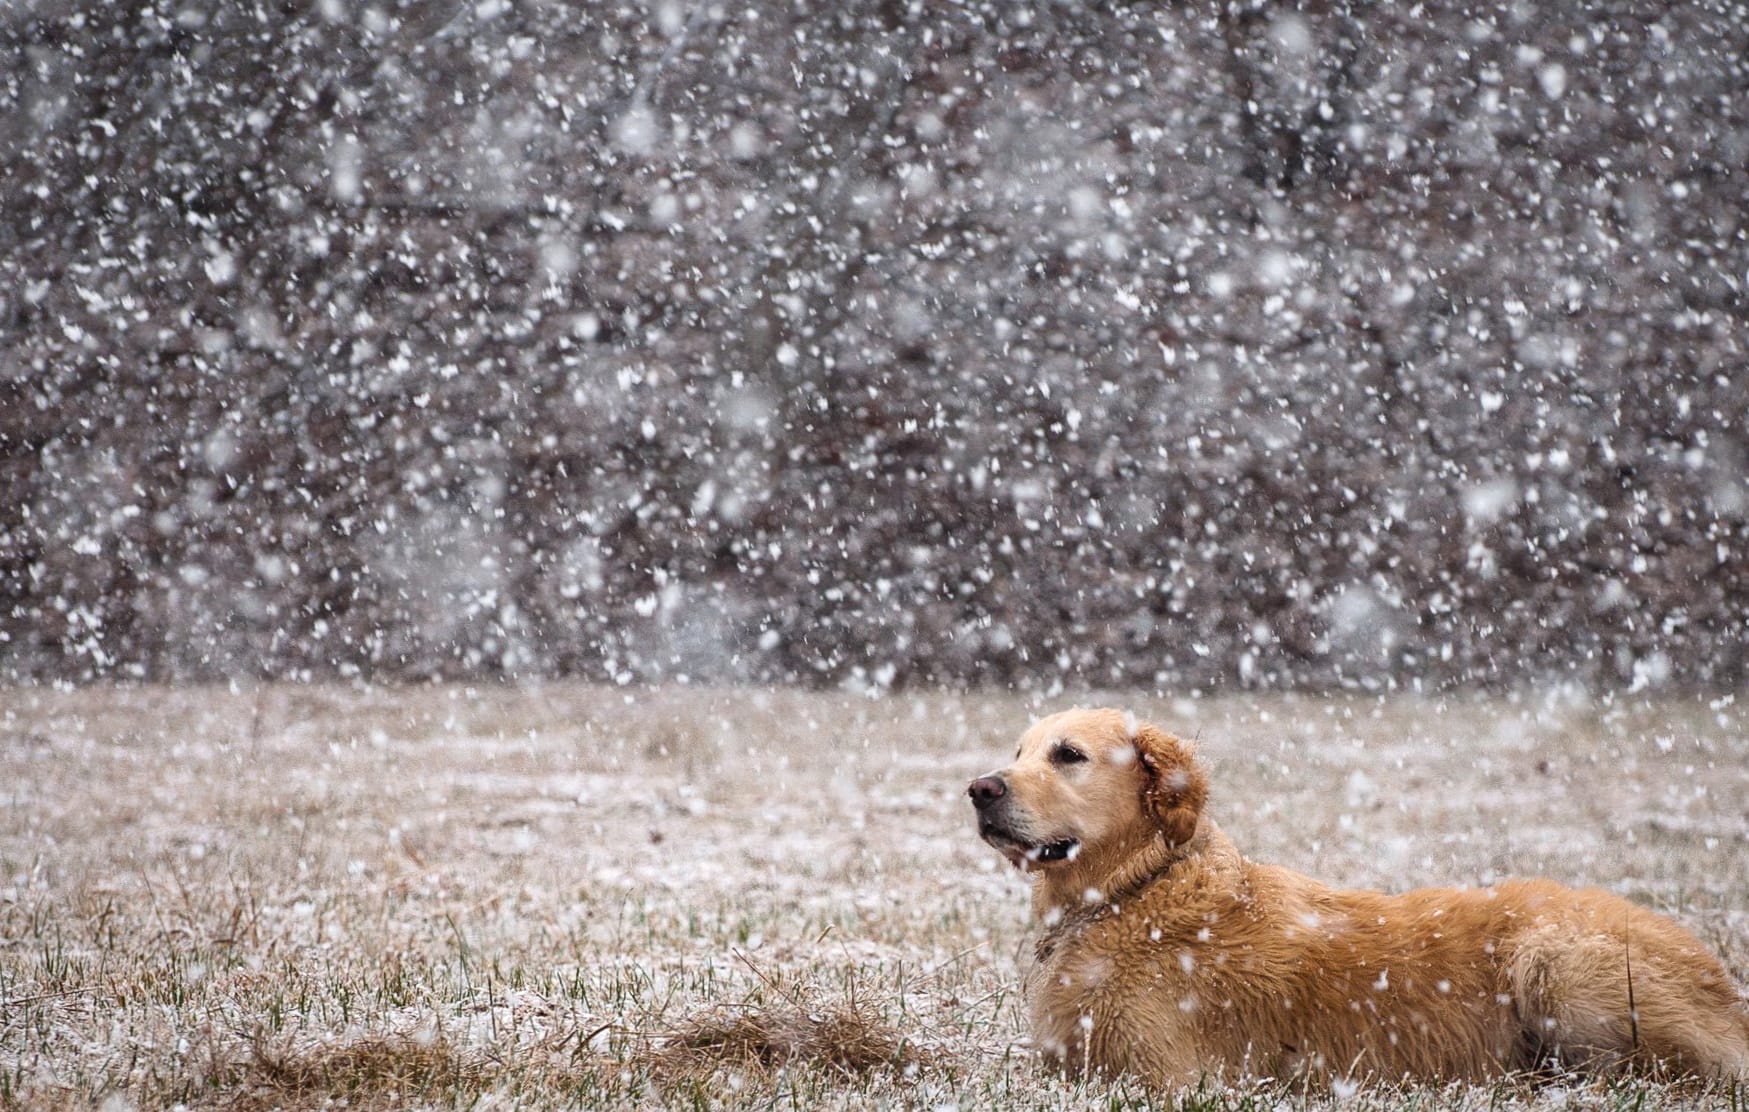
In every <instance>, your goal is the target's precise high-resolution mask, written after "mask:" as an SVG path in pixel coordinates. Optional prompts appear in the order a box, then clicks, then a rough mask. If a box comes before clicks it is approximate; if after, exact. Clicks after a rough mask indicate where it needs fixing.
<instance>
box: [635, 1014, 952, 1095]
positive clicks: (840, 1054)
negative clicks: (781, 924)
mask: <svg viewBox="0 0 1749 1112" xmlns="http://www.w3.org/2000/svg"><path fill="white" fill-rule="evenodd" d="M926 1059H927V1055H926V1054H925V1053H924V1052H923V1051H922V1050H921V1049H920V1048H919V1047H918V1046H917V1045H916V1044H915V1043H913V1042H911V1041H909V1040H907V1039H906V1038H905V1036H904V1035H903V1034H902V1033H900V1032H899V1031H898V1030H897V1029H896V1028H894V1027H892V1026H891V1025H889V1024H887V1023H886V1022H885V1021H883V1020H882V1019H881V1018H880V1017H879V1016H878V1015H877V1014H875V1012H874V1009H872V1008H871V1007H869V1006H868V1005H867V1004H866V1003H864V1002H862V1001H860V1000H855V999H846V1000H841V1001H834V1002H830V1003H825V1004H815V1005H810V1004H809V1003H808V1002H807V1001H805V1000H784V1001H782V1002H779V1003H776V1004H757V1003H745V1004H741V1005H738V1006H733V1007H716V1008H712V1009H710V1010H709V1011H707V1012H705V1013H703V1014H701V1015H698V1016H695V1017H694V1018H692V1019H691V1020H689V1021H688V1022H686V1023H685V1024H683V1025H682V1026H681V1027H680V1028H679V1029H678V1030H676V1031H674V1032H673V1033H671V1034H670V1035H668V1036H667V1037H665V1038H663V1039H662V1040H661V1041H660V1042H659V1043H658V1044H657V1046H656V1047H655V1048H654V1049H653V1050H652V1051H650V1053H649V1055H648V1063H647V1064H648V1066H649V1067H650V1069H651V1071H652V1072H653V1073H657V1074H662V1073H680V1074H692V1073H713V1072H716V1071H717V1070H719V1069H723V1068H735V1069H753V1070H762V1071H770V1070H775V1069H778V1068H780V1067H783V1066H786V1065H790V1064H792V1063H793V1064H807V1065H816V1066H821V1067H825V1068H827V1069H830V1070H833V1071H835V1072H837V1073H841V1074H844V1075H847V1076H855V1075H860V1074H866V1073H868V1072H870V1071H872V1070H877V1069H883V1068H886V1069H894V1070H899V1071H903V1070H905V1069H907V1068H913V1067H920V1066H922V1065H923V1064H924V1063H925V1061H926Z"/></svg>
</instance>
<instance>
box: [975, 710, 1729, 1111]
mask: <svg viewBox="0 0 1749 1112" xmlns="http://www.w3.org/2000/svg"><path fill="white" fill-rule="evenodd" d="M969 794H970V795H971V798H972V802H973V804H974V805H975V807H976V810H977V818H978V831H979V833H980V834H981V835H982V836H983V838H984V840H985V841H987V842H989V843H990V844H991V845H992V846H994V847H995V848H996V849H998V850H1000V851H1001V852H1002V854H1003V855H1004V856H1005V857H1007V858H1008V859H1009V861H1011V862H1012V863H1014V864H1015V865H1017V866H1019V867H1020V868H1022V869H1025V870H1026V871H1028V872H1029V873H1031V874H1032V878H1033V910H1034V912H1035V913H1036V915H1037V916H1038V917H1039V919H1040V920H1041V921H1042V924H1043V933H1042V935H1041V936H1040V938H1039V939H1038V943H1037V947H1036V960H1035V961H1034V963H1033V965H1032V968H1031V970H1030V972H1029V974H1028V977H1027V982H1026V1000H1027V1006H1028V1009H1029V1011H1030V1013H1031V1021H1032V1033H1033V1041H1034V1044H1035V1045H1036V1046H1037V1047H1038V1048H1039V1049H1040V1050H1041V1052H1042V1053H1044V1054H1045V1055H1046V1056H1047V1057H1048V1058H1049V1059H1051V1060H1053V1061H1054V1062H1055V1063H1057V1064H1059V1065H1061V1066H1063V1067H1065V1068H1068V1069H1071V1070H1087V1071H1095V1072H1106V1073H1117V1072H1129V1073H1135V1074H1139V1075H1141V1076H1143V1077H1145V1078H1147V1079H1149V1080H1150V1081H1152V1082H1154V1083H1156V1084H1158V1085H1162V1086H1179V1085H1184V1084H1186V1083H1190V1082H1195V1081H1196V1080H1198V1079H1199V1078H1202V1077H1205V1076H1206V1077H1210V1078H1216V1079H1227V1080H1232V1079H1235V1078H1238V1077H1263V1078H1276V1079H1281V1080H1288V1081H1301V1082H1328V1081H1331V1080H1335V1079H1344V1080H1345V1081H1358V1080H1363V1079H1364V1080H1376V1081H1386V1082H1396V1081H1406V1080H1441V1081H1443V1080H1480V1079H1484V1078H1489V1077H1496V1076H1499V1075H1502V1074H1506V1073H1513V1072H1518V1071H1526V1072H1529V1071H1538V1070H1543V1069H1548V1068H1560V1069H1580V1070H1587V1071H1594V1072H1612V1071H1620V1070H1635V1071H1639V1072H1645V1073H1667V1074H1671V1075H1699V1076H1713V1077H1737V1076H1745V1075H1749V1004H1746V1000H1749V996H1746V994H1745V992H1744V990H1743V989H1741V988H1739V987H1737V986H1736V985H1735V984H1734V983H1733V982H1732V979H1731V975H1730V974H1729V973H1728V972H1726V970H1725V968H1724V967H1723V966H1722V965H1721V964H1720V963H1719V961H1718V960H1717V959H1716V958H1714V957H1713V956H1712V955H1711V954H1710V953H1708V952H1707V950H1706V948H1705V947H1704V946H1703V945H1702V944H1701V943H1700V942H1699V941H1698V940H1697V939H1695V937H1694V936H1693V935H1691V934H1689V933H1688V932H1687V931H1685V930H1683V929H1682V928H1681V927H1680V926H1678V925H1677V924H1675V923H1674V922H1671V921H1670V920H1668V919H1665V918H1663V917H1661V916H1658V915H1656V914H1653V913H1652V912H1650V911H1647V910H1645V909H1644V908H1641V907H1638V906H1636V905H1634V904H1631V903H1629V902H1628V901H1626V900H1624V899H1621V898H1619V897H1617V896H1613V895H1610V894H1609V893H1607V892H1602V891H1599V890H1597V889H1585V890H1575V889H1571V888H1566V887H1563V886H1561V885H1559V884H1555V883H1553V882H1551V881H1547V880H1516V881H1510V882H1507V883H1504V884H1497V885H1493V886H1491V887H1487V888H1476V889H1462V888H1428V889H1422V890H1419V891H1413V892H1405V893H1403V894H1402V895H1395V896H1393V895H1386V894H1384V893H1381V892H1366V891H1352V890H1344V889H1337V888H1330V887H1327V886H1325V885H1323V884H1320V883H1318V882H1317V881H1315V880H1312V879H1310V878H1309V877H1304V876H1301V875H1299V874H1298V873H1294V872H1290V871H1289V870H1287V869H1282V868H1276V867H1273V866H1269V865H1259V864H1256V863H1254V862H1251V861H1247V860H1246V859H1245V858H1244V857H1241V856H1240V855H1239V851H1238V850H1237V849H1235V848H1234V846H1233V843H1232V841H1231V840H1229V839H1228V838H1227V836H1226V835H1225V834H1223V833H1221V831H1220V829H1219V828H1218V827H1217V826H1216V825H1215V824H1214V822H1213V820H1211V819H1210V818H1209V816H1208V814H1207V813H1206V811H1205V808H1204V804H1205V803H1206V802H1207V799H1208V781H1207V779H1206V777H1205V776H1204V773H1203V769H1202V767H1201V766H1200V764H1199V763H1198V761H1197V759H1196V756H1195V754H1194V753H1193V751H1192V750H1191V748H1190V747H1189V746H1188V745H1187V744H1186V743H1185V742H1183V741H1181V740H1179V739H1177V738H1174V737H1172V736H1170V735H1168V734H1166V733H1164V732H1162V731H1161V730H1159V729H1157V728H1155V727H1153V726H1150V725H1146V724H1143V723H1138V722H1136V721H1135V720H1134V719H1133V718H1131V717H1129V716H1127V715H1125V714H1123V713H1121V712H1119V711H1115V710H1071V711H1066V712H1064V713H1062V714H1056V715H1052V716H1051V717H1049V718H1045V719H1043V720H1042V721H1040V722H1038V723H1036V724H1035V725H1033V727H1032V728H1031V729H1029V730H1028V731H1027V732H1026V734H1025V735H1024V736H1023V737H1022V738H1021V741H1020V749H1019V751H1018V753H1017V755H1016V758H1015V761H1014V763H1013V764H1012V765H1010V766H1009V767H1008V768H1006V769H1003V770H1001V771H999V772H994V773H991V774H990V775H988V776H981V777H979V778H978V779H976V780H974V781H972V783H971V786H970V789H969Z"/></svg>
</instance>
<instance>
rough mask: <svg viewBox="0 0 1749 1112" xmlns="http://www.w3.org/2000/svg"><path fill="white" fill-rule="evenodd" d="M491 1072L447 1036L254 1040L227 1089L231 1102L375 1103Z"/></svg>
mask: <svg viewBox="0 0 1749 1112" xmlns="http://www.w3.org/2000/svg"><path fill="white" fill-rule="evenodd" d="M491 1080H492V1078H491V1077H490V1073H489V1071H488V1070H487V1069H486V1068H485V1067H484V1066H483V1065H482V1064H480V1063H477V1062H470V1061H469V1060H468V1059H466V1058H464V1057H463V1056H462V1055H461V1054H460V1053H458V1052H457V1051H456V1049H455V1048H454V1047H452V1046H451V1045H450V1044H448V1043H447V1042H444V1041H442V1040H433V1041H429V1042H422V1041H418V1040H414V1039H400V1038H370V1039H365V1040H363V1041H360V1042H356V1043H351V1044H348V1045H345V1046H329V1047H318V1048H316V1049H313V1050H308V1051H302V1052H297V1051H291V1050H287V1049H283V1048H282V1049H270V1048H268V1047H267V1046H266V1045H265V1044H263V1043H260V1042H258V1043H257V1044H256V1046H255V1048H254V1054H253V1057H252V1059H251V1061H250V1062H249V1063H248V1065H247V1066H246V1067H245V1069H244V1070H243V1071H242V1076H241V1077H240V1078H238V1079H237V1082H236V1084H235V1088H234V1090H233V1092H232V1093H231V1094H230V1096H231V1098H232V1099H231V1101H230V1102H229V1103H230V1106H231V1107H233V1108H241V1109H253V1108H262V1109H265V1108H286V1107H311V1106H316V1105H325V1104H329V1103H332V1102H335V1101H344V1102H345V1103H346V1104H348V1105H349V1106H352V1107H361V1106H362V1107H376V1106H380V1105H385V1104H399V1103H404V1102H406V1101H408V1100H431V1099H434V1098H437V1097H441V1096H443V1095H445V1094H455V1093H466V1092H475V1091H478V1090H480V1089H482V1088H485V1087H486V1086H487V1085H488V1084H489V1082H490V1081H491Z"/></svg>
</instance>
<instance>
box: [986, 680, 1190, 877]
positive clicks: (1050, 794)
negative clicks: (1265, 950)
mask: <svg viewBox="0 0 1749 1112" xmlns="http://www.w3.org/2000/svg"><path fill="white" fill-rule="evenodd" d="M967 792H968V794H969V795H970V796H971V797H972V805H973V807H975V808H976V809H977V813H978V833H979V834H980V835H981V836H982V837H983V839H984V840H985V841H986V842H989V843H990V844H991V845H992V846H994V847H996V848H997V849H998V850H1000V851H1001V852H1002V855H1003V856H1004V857H1006V858H1008V860H1009V861H1010V862H1012V863H1013V864H1014V865H1016V866H1017V867H1019V868H1021V869H1025V870H1028V871H1038V872H1040V873H1041V874H1043V875H1042V876H1041V877H1040V879H1041V881H1043V882H1044V883H1045V884H1046V885H1047V886H1048V887H1051V888H1055V889H1060V890H1062V891H1063V894H1069V893H1073V895H1074V896H1075V897H1077V898H1079V896H1080V894H1081V892H1082V891H1083V890H1085V889H1087V888H1098V887H1099V886H1100V885H1101V883H1102V882H1103V879H1104V878H1105V877H1107V876H1109V875H1111V874H1112V873H1113V872H1115V871H1117V869H1118V868H1119V867H1120V866H1121V865H1122V863H1123V862H1124V861H1126V860H1127V859H1128V858H1130V857H1132V856H1134V855H1135V854H1137V853H1138V852H1140V851H1141V850H1143V849H1144V848H1145V847H1148V846H1153V845H1162V844H1163V845H1164V847H1165V848H1167V849H1175V848H1177V847H1179V846H1182V845H1184V844H1185V843H1187V842H1189V841H1190V840H1191V839H1192V838H1193V837H1195V835H1196V830H1197V823H1198V821H1199V820H1200V818H1201V817H1202V809H1203V804H1204V803H1205V802H1206V801H1207V798H1208V780H1207V778H1206V777H1205V776H1204V775H1203V771H1202V768H1201V766H1200V765H1199V764H1198V763H1197V760H1196V756H1195V754H1194V753H1193V752H1192V751H1191V748H1190V746H1189V745H1187V744H1186V743H1185V742H1182V741H1180V740H1179V739H1177V738H1175V737H1173V736H1171V735H1170V734H1167V733H1165V732H1164V731H1162V730H1160V729H1158V728H1157V727H1154V726H1150V725H1148V724H1147V723H1145V722H1138V721H1136V719H1135V718H1134V717H1133V716H1131V715H1128V714H1125V713H1123V712H1122V711H1116V710H1070V711H1064V712H1062V713H1061V714H1053V715H1051V716H1050V717H1048V718H1044V719H1040V720H1039V721H1038V722H1035V723H1034V724H1033V725H1032V727H1031V728H1030V729H1028V730H1027V731H1026V733H1025V734H1023V735H1022V736H1021V739H1020V748H1019V749H1018V750H1017V751H1016V753H1015V759H1014V763H1013V764H1011V765H1009V766H1008V767H1007V768H1005V769H1002V770H1001V771H998V772H992V773H990V774H988V775H985V776H980V777H978V778H977V779H976V780H973V781H972V783H971V786H970V787H969V788H968V789H967Z"/></svg>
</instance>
